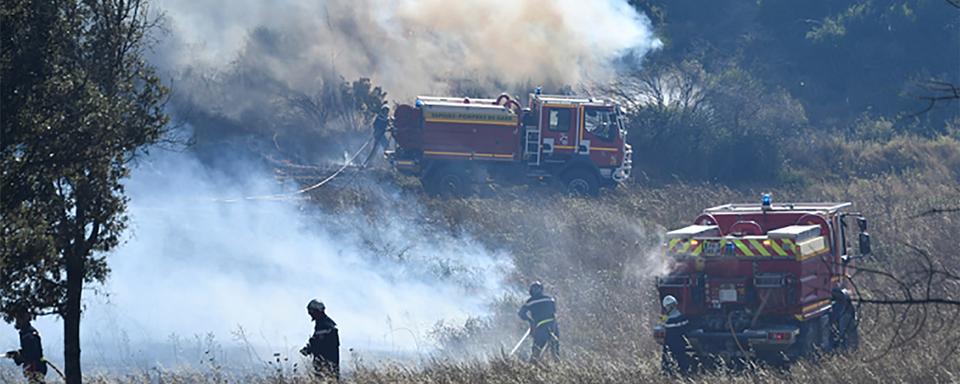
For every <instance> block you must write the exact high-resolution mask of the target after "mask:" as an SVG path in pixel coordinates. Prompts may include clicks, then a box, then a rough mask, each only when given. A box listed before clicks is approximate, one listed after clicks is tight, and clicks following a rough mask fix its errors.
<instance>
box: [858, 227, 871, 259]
mask: <svg viewBox="0 0 960 384" xmlns="http://www.w3.org/2000/svg"><path fill="white" fill-rule="evenodd" d="M858 222H859V221H858ZM860 254H861V255H869V254H870V234H869V233H866V232H860Z"/></svg>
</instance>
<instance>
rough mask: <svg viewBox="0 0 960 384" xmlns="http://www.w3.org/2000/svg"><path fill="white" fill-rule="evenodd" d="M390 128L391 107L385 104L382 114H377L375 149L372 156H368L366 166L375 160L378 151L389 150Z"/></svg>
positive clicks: (374, 127) (381, 109) (374, 121)
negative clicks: (388, 135) (388, 134)
mask: <svg viewBox="0 0 960 384" xmlns="http://www.w3.org/2000/svg"><path fill="white" fill-rule="evenodd" d="M389 126H390V106H389V105H386V104H384V105H383V106H382V107H380V112H379V113H377V117H376V119H374V120H373V148H371V149H370V154H369V155H367V159H366V160H364V162H363V165H364V166H366V165H367V163H369V162H370V160H371V159H373V155H375V154H376V153H377V152H378V151H380V152H382V151H383V150H385V149H387V128H388V127H389Z"/></svg>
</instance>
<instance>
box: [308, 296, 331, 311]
mask: <svg viewBox="0 0 960 384" xmlns="http://www.w3.org/2000/svg"><path fill="white" fill-rule="evenodd" d="M326 308H327V307H326V306H324V305H323V302H322V301H320V300H317V299H313V300H310V302H309V303H307V310H308V311H323V310H324V309H326Z"/></svg>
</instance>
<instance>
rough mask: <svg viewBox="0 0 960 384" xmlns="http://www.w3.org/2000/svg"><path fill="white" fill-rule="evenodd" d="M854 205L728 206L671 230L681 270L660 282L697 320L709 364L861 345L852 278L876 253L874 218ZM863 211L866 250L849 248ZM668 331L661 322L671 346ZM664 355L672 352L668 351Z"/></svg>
mask: <svg viewBox="0 0 960 384" xmlns="http://www.w3.org/2000/svg"><path fill="white" fill-rule="evenodd" d="M850 206H851V204H850V203H778V204H773V203H772V202H771V201H770V197H769V195H764V197H763V199H762V202H761V203H760V204H726V205H721V206H717V207H713V208H709V209H706V210H704V211H703V212H702V213H701V214H700V216H698V217H697V218H696V219H695V220H694V221H693V223H692V225H689V226H686V227H683V228H680V229H676V230H673V231H670V232H667V235H666V244H665V248H664V251H665V253H666V255H665V256H666V257H667V258H669V262H671V263H672V268H671V269H670V272H669V274H667V275H666V276H662V277H660V278H658V279H657V282H656V283H657V290H658V293H659V298H660V299H661V300H662V299H663V298H664V297H666V296H667V295H672V296H674V297H675V298H676V299H677V300H678V302H679V305H678V309H679V310H680V312H681V313H682V314H683V315H685V316H686V318H687V319H688V321H689V325H688V326H687V328H686V329H685V330H684V332H685V334H684V336H685V337H686V339H687V340H688V341H689V343H690V347H692V351H693V353H694V357H695V358H696V360H699V361H700V362H701V363H702V364H707V365H708V366H709V365H710V364H714V363H715V362H716V361H717V359H716V358H717V357H724V358H726V359H725V360H726V361H731V359H730V358H734V359H750V358H758V359H761V360H764V361H767V362H779V363H783V362H786V361H791V360H796V359H799V358H802V357H804V356H809V355H810V354H811V353H813V352H814V351H816V350H821V351H830V350H833V349H837V348H855V347H856V345H857V343H858V340H859V336H858V335H859V333H858V328H857V314H856V311H855V310H854V308H853V307H852V305H851V299H850V296H849V291H848V284H849V281H848V276H849V274H850V272H851V270H852V267H853V263H854V262H855V260H856V259H858V258H860V257H862V256H863V255H866V254H868V253H870V235H869V234H868V233H867V232H866V229H867V221H866V219H864V218H863V217H862V216H860V215H858V214H854V213H848V212H846V210H847V209H849V208H850ZM850 216H856V221H857V224H858V226H859V228H860V233H859V245H860V252H859V255H857V256H852V255H850V254H849V252H848V250H849V249H848V247H847V244H848V241H849V238H850V237H851V230H850V228H849V227H848V223H847V218H848V217H850ZM665 331H666V330H665V328H664V327H663V326H662V324H661V325H657V326H655V327H654V337H655V339H656V340H657V341H658V342H661V343H663V340H664V335H665ZM664 358H665V359H667V358H668V357H667V356H666V354H665V356H664Z"/></svg>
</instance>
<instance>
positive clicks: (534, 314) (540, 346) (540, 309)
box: [519, 281, 560, 361]
mask: <svg viewBox="0 0 960 384" xmlns="http://www.w3.org/2000/svg"><path fill="white" fill-rule="evenodd" d="M519 315H520V318H521V319H523V320H524V321H526V322H528V323H530V333H531V334H532V335H533V351H532V353H531V355H530V360H531V361H538V360H539V359H540V358H541V357H543V351H544V348H545V347H546V346H547V345H548V344H549V346H550V353H551V354H553V357H554V358H555V359H557V360H559V359H560V329H559V328H558V327H557V303H556V301H555V300H554V299H553V298H552V297H550V296H547V295H544V294H543V284H541V283H540V282H539V281H536V282H534V283H533V284H530V298H529V299H527V302H526V303H524V304H523V306H521V307H520V311H519Z"/></svg>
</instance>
